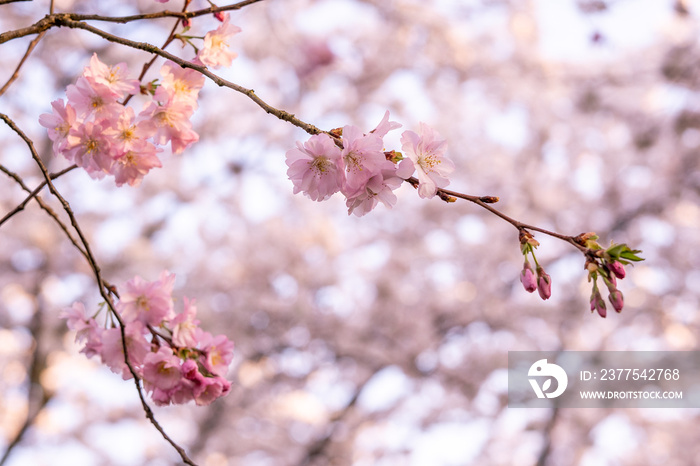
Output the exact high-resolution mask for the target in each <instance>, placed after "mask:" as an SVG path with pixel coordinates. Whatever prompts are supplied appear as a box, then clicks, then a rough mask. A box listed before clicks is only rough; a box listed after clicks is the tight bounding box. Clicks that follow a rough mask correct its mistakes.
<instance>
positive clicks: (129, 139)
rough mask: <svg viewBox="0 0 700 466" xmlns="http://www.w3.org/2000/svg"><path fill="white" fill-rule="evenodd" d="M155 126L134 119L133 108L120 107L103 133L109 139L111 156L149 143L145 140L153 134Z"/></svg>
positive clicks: (137, 148) (115, 156)
mask: <svg viewBox="0 0 700 466" xmlns="http://www.w3.org/2000/svg"><path fill="white" fill-rule="evenodd" d="M154 133H155V128H153V125H150V124H148V123H147V122H146V121H144V120H143V119H139V120H136V119H135V117H134V109H133V108H131V107H122V109H121V111H120V113H119V114H118V116H116V118H113V119H112V120H111V121H110V127H109V128H107V129H106V130H105V134H106V135H107V136H108V137H109V138H110V139H111V141H110V142H111V144H110V145H111V148H112V152H113V154H112V156H113V157H114V158H118V157H120V156H121V154H122V153H123V152H126V151H128V150H134V151H140V150H143V148H144V146H146V145H148V144H150V143H149V142H147V140H148V139H149V138H150V137H151V136H153V134H154Z"/></svg>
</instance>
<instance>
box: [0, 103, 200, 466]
mask: <svg viewBox="0 0 700 466" xmlns="http://www.w3.org/2000/svg"><path fill="white" fill-rule="evenodd" d="M0 119H2V120H3V121H4V122H5V124H7V125H8V126H9V127H10V128H11V129H12V130H13V131H14V132H15V133H17V135H18V136H19V137H20V138H21V139H22V140H23V141H24V142H25V143H26V144H27V147H28V148H29V151H30V152H31V154H32V158H33V159H34V161H35V162H36V164H37V165H38V166H39V169H40V170H41V173H42V174H43V175H44V179H45V180H46V184H47V185H48V187H49V191H51V194H53V195H54V197H56V199H58V200H59V202H60V203H61V205H62V206H63V210H64V211H65V212H66V214H68V217H69V218H70V221H71V225H72V226H73V229H74V230H75V231H76V233H77V234H78V237H79V238H80V242H81V243H82V245H83V247H84V248H85V252H86V254H87V261H88V263H89V265H90V267H91V268H92V271H93V275H94V276H95V280H96V281H97V285H98V288H99V290H100V295H101V296H102V298H103V299H104V300H105V302H106V303H107V306H108V307H109V309H110V311H111V312H112V314H113V315H114V316H115V317H116V319H117V321H118V322H119V328H120V332H121V337H122V350H123V351H124V361H125V363H126V365H127V367H128V368H129V372H131V375H132V377H133V378H134V384H135V385H136V391H137V393H138V396H139V399H140V400H141V406H142V407H143V410H144V413H145V414H146V418H147V419H148V420H149V421H150V422H151V424H153V426H154V427H155V428H156V430H158V432H160V434H161V435H162V437H163V438H164V439H165V440H166V441H167V442H168V443H169V444H170V445H171V446H172V447H173V448H174V449H175V450H176V451H177V452H178V454H179V455H180V458H181V459H182V461H183V462H184V463H186V464H188V465H191V466H196V464H195V463H194V462H193V461H192V460H191V459H190V458H189V457H188V456H187V453H186V452H185V450H184V449H183V448H182V447H181V446H179V445H178V444H177V443H176V442H175V441H174V440H173V439H171V438H170V436H169V435H168V434H167V433H166V432H165V430H164V429H163V427H162V426H161V425H160V424H159V423H158V421H157V420H156V418H155V416H154V414H153V410H152V409H151V407H150V406H149V405H148V403H147V402H146V399H145V397H144V394H143V389H142V388H141V385H140V383H139V381H140V379H139V377H138V374H137V373H136V371H135V370H134V368H133V366H132V365H131V362H130V361H129V356H128V352H127V347H126V335H125V331H124V327H125V325H124V321H123V320H122V318H121V316H120V315H119V313H118V312H117V310H116V308H115V306H114V302H113V301H112V297H111V296H110V289H109V285H108V284H106V283H105V281H104V280H103V279H102V274H101V272H100V268H99V266H98V265H97V262H96V260H95V256H94V255H93V253H92V251H91V248H90V243H89V242H88V240H87V239H86V237H85V235H84V233H83V231H82V229H81V228H80V225H79V224H78V220H77V219H76V217H75V214H74V213H73V210H72V209H71V207H70V204H69V203H68V201H67V200H66V199H65V198H64V197H63V196H62V195H61V193H60V192H58V190H57V189H56V187H55V186H54V184H53V182H52V181H51V175H50V174H49V172H48V170H47V169H46V166H45V165H44V162H42V161H41V158H40V157H39V154H38V153H37V151H36V149H35V148H34V143H33V141H32V140H31V139H30V138H29V137H28V136H27V135H26V134H24V132H23V131H22V130H21V129H20V128H19V127H18V126H17V125H16V124H15V123H14V121H12V119H10V117H8V116H7V115H5V114H2V113H0Z"/></svg>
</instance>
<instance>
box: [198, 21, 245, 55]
mask: <svg viewBox="0 0 700 466" xmlns="http://www.w3.org/2000/svg"><path fill="white" fill-rule="evenodd" d="M229 16H230V15H229V14H228V13H225V15H224V21H223V22H222V23H221V24H220V25H219V27H218V28H216V29H215V30H213V31H209V32H207V34H206V35H205V36H204V45H203V46H202V48H201V49H200V50H199V53H198V54H197V57H198V58H199V60H200V61H201V62H202V63H203V64H204V65H205V66H211V67H212V68H221V67H222V66H225V67H229V66H231V63H232V62H233V59H234V58H236V57H237V56H238V55H237V54H236V53H235V52H231V51H229V50H228V46H229V45H228V41H229V39H230V38H231V37H233V35H235V34H237V33H239V32H241V28H239V27H238V26H234V25H233V24H230V23H229V19H230V18H229Z"/></svg>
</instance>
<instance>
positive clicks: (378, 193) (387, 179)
mask: <svg viewBox="0 0 700 466" xmlns="http://www.w3.org/2000/svg"><path fill="white" fill-rule="evenodd" d="M396 172H397V170H396V169H389V170H382V171H381V173H379V174H378V175H374V176H373V177H372V178H370V179H369V180H368V181H367V184H365V186H364V189H360V190H359V191H357V192H356V193H355V194H354V195H353V196H351V197H348V198H347V200H346V202H345V204H346V205H347V207H348V215H350V214H355V215H357V216H358V217H362V216H363V215H365V214H366V213H367V212H369V211H371V210H372V209H374V208H375V207H376V206H377V204H378V203H379V202H381V203H382V204H384V205H385V206H386V207H388V208H391V207H393V206H394V205H395V204H396V195H395V194H394V190H395V189H397V188H398V187H399V186H401V184H402V183H403V179H402V178H400V177H399V176H397V175H396Z"/></svg>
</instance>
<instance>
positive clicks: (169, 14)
mask: <svg viewBox="0 0 700 466" xmlns="http://www.w3.org/2000/svg"><path fill="white" fill-rule="evenodd" d="M2 1H3V0H0V2H2ZM15 1H27V0H15ZM260 1H262V0H245V1H242V2H239V3H235V4H233V5H226V6H221V7H211V8H204V9H202V10H197V11H182V12H178V11H167V10H166V11H159V12H157V13H146V14H141V15H131V16H101V15H80V14H77V13H52V14H48V15H46V16H44V17H43V18H42V19H40V20H39V21H37V22H36V23H34V24H33V25H31V26H27V27H25V28H22V29H17V30H14V31H7V32H4V33H2V34H0V44H2V43H4V42H7V41H10V40H13V39H17V38H19V37H24V36H29V35H32V34H39V33H41V32H43V31H46V30H47V29H50V28H52V27H55V26H59V22H60V21H61V20H74V21H103V22H111V23H122V24H125V23H129V22H132V21H141V20H147V19H158V18H180V19H187V18H195V17H198V16H205V15H209V14H213V13H217V12H220V11H232V10H240V9H241V8H243V7H246V6H248V5H252V4H254V3H258V2H260ZM0 4H1V3H0Z"/></svg>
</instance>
